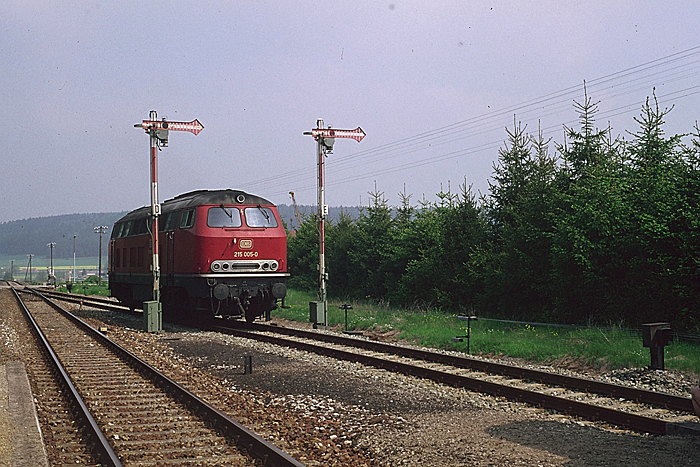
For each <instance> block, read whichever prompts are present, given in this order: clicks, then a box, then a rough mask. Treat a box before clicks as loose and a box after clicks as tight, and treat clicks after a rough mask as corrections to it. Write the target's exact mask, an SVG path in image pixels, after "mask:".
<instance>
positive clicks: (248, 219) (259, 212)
mask: <svg viewBox="0 0 700 467" xmlns="http://www.w3.org/2000/svg"><path fill="white" fill-rule="evenodd" d="M245 223H246V225H247V226H248V227H277V219H275V214H274V213H273V212H272V209H270V208H264V207H262V206H258V207H255V208H245Z"/></svg>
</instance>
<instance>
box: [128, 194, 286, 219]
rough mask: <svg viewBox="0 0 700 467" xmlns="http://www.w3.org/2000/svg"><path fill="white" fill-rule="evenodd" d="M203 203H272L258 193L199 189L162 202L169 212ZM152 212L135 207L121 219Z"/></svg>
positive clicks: (162, 207) (162, 209)
mask: <svg viewBox="0 0 700 467" xmlns="http://www.w3.org/2000/svg"><path fill="white" fill-rule="evenodd" d="M203 204H213V205H219V204H226V205H231V204H254V205H258V204H261V205H270V204H272V203H271V202H270V201H268V200H267V199H265V198H261V197H260V196H257V195H252V194H250V193H246V192H245V191H240V190H197V191H191V192H189V193H184V194H181V195H178V196H176V197H174V198H172V199H169V200H166V201H163V203H162V204H161V212H162V213H168V212H171V211H177V210H178V209H184V208H189V207H193V206H201V205H203ZM150 212H151V206H143V207H141V208H138V209H135V210H133V211H131V212H130V213H128V214H127V215H125V216H124V217H122V218H121V219H119V221H126V220H129V219H136V218H139V217H143V216H145V215H148V214H149V213H150ZM119 221H117V222H119Z"/></svg>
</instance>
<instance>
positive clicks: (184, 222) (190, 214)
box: [180, 209, 194, 229]
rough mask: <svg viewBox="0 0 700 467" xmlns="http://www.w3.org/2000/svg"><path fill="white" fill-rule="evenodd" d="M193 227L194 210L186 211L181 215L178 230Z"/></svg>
mask: <svg viewBox="0 0 700 467" xmlns="http://www.w3.org/2000/svg"><path fill="white" fill-rule="evenodd" d="M192 226H194V209H188V210H187V211H185V212H183V213H182V218H181V219H180V228H181V229H189V228H191V227H192Z"/></svg>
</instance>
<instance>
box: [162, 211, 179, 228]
mask: <svg viewBox="0 0 700 467" xmlns="http://www.w3.org/2000/svg"><path fill="white" fill-rule="evenodd" d="M179 224H180V211H175V212H171V213H169V214H168V216H167V217H166V219H165V222H163V230H165V231H167V232H169V231H171V230H175V229H177V226H178V225H179Z"/></svg>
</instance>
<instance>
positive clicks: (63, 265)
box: [0, 255, 107, 281]
mask: <svg viewBox="0 0 700 467" xmlns="http://www.w3.org/2000/svg"><path fill="white" fill-rule="evenodd" d="M12 260H14V274H13V275H14V278H15V279H24V275H25V272H26V270H27V265H28V262H29V259H28V258H27V257H26V255H14V256H11V255H2V256H0V278H4V277H5V273H8V274H9V272H10V268H11V261H12ZM50 264H51V260H50V259H49V258H45V257H39V256H34V258H32V275H33V276H36V275H37V274H40V277H45V275H46V271H47V269H48V268H49V266H50ZM98 265H99V257H97V256H87V257H82V258H75V271H76V273H77V274H78V276H80V275H81V274H83V273H84V272H85V273H86V272H88V271H93V273H94V271H97V269H98ZM53 268H54V271H55V274H56V277H58V279H59V281H61V280H63V278H64V277H65V274H66V272H67V271H72V270H73V258H70V259H65V258H62V259H58V258H54V260H53ZM106 271H107V255H104V256H102V272H103V274H106Z"/></svg>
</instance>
